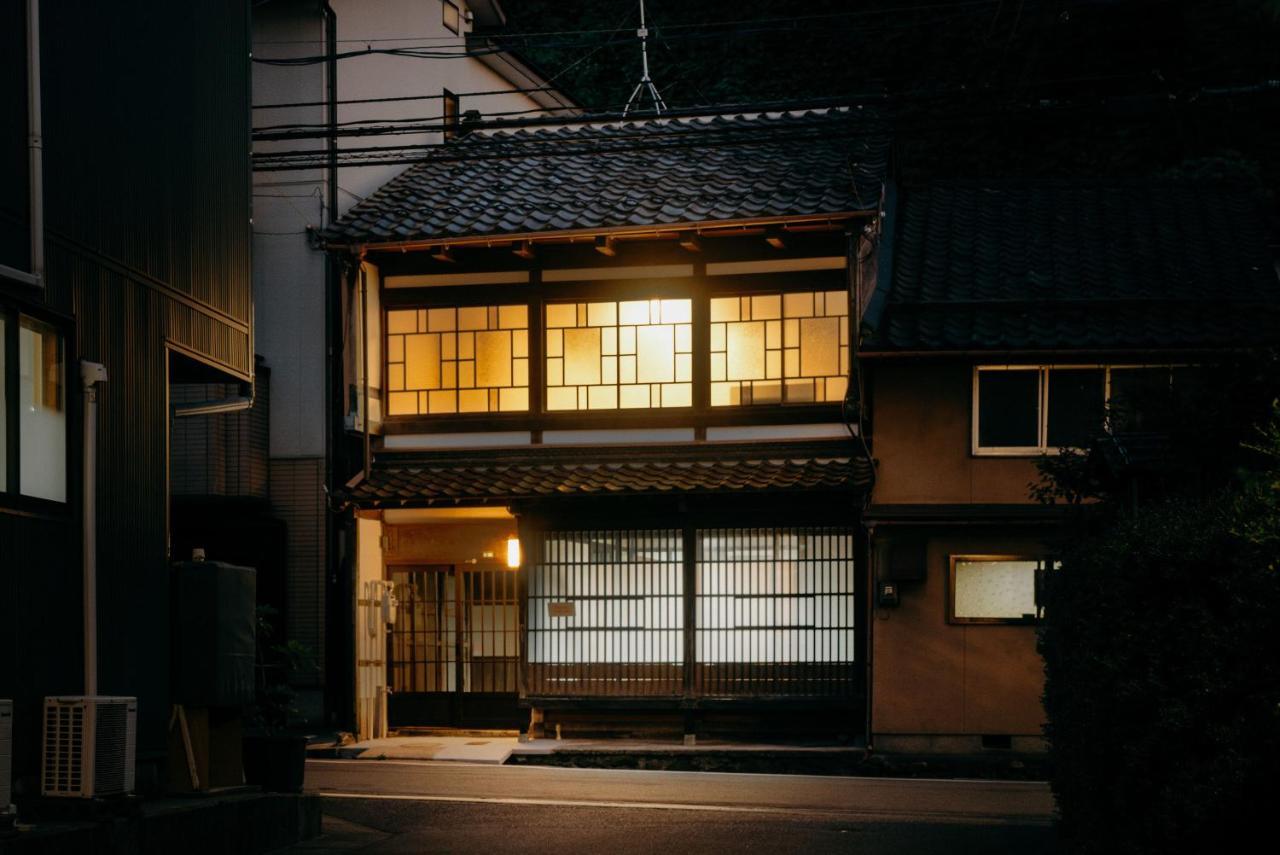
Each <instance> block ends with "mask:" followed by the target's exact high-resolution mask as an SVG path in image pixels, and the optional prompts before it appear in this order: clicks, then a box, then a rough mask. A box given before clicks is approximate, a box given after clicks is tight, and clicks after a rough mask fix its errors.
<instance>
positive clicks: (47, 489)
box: [18, 317, 67, 502]
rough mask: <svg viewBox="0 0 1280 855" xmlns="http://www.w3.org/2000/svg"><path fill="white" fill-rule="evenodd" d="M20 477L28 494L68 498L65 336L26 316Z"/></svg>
mask: <svg viewBox="0 0 1280 855" xmlns="http://www.w3.org/2000/svg"><path fill="white" fill-rule="evenodd" d="M18 442H19V444H20V445H21V447H22V459H21V461H20V464H19V475H18V481H19V484H20V485H21V487H22V494H23V495H24V496H36V497H38V498H41V499H52V500H53V501H55V502H65V501H66V500H67V412H66V400H65V393H64V389H63V377H62V336H60V335H58V333H57V332H56V331H55V330H54V328H53V327H51V326H49V325H48V324H44V323H41V322H40V321H37V320H33V319H32V318H25V317H24V318H21V320H20V323H19V330H18Z"/></svg>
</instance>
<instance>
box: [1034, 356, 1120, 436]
mask: <svg viewBox="0 0 1280 855" xmlns="http://www.w3.org/2000/svg"><path fill="white" fill-rule="evenodd" d="M1105 398H1106V381H1105V372H1104V371H1103V369H1101V368H1054V369H1050V371H1049V413H1048V415H1049V430H1048V440H1047V444H1048V446H1049V447H1050V448H1067V447H1070V448H1083V447H1085V446H1086V445H1088V444H1089V440H1090V439H1091V438H1092V437H1093V435H1094V434H1096V433H1097V432H1098V431H1099V430H1101V428H1102V414H1103V401H1104V400H1105Z"/></svg>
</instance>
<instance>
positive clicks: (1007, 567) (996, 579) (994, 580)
mask: <svg viewBox="0 0 1280 855" xmlns="http://www.w3.org/2000/svg"><path fill="white" fill-rule="evenodd" d="M952 596H953V598H954V600H955V603H954V605H955V616H956V617H957V618H970V619H973V618H981V619H1006V620H1017V619H1020V618H1034V617H1035V616H1036V562H1035V561H1025V560H1024V561H984V560H969V559H956V578H955V590H954V591H952Z"/></svg>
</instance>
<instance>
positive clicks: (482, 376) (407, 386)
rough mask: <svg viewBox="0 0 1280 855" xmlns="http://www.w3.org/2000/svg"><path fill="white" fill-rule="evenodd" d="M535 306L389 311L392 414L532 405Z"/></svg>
mask: <svg viewBox="0 0 1280 855" xmlns="http://www.w3.org/2000/svg"><path fill="white" fill-rule="evenodd" d="M528 319H529V314H528V307H527V306H521V305H514V306H464V307H461V308H454V307H452V306H449V307H443V308H433V309H403V310H402V309H397V310H395V311H392V312H388V313H387V414H388V415H392V416H404V415H428V414H437V413H459V412H462V413H495V412H522V411H525V410H528V409H529V358H528V356H529V328H528Z"/></svg>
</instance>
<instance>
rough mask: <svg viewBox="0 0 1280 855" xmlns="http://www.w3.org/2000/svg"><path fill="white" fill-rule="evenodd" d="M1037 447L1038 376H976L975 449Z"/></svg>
mask: <svg viewBox="0 0 1280 855" xmlns="http://www.w3.org/2000/svg"><path fill="white" fill-rule="evenodd" d="M1039 444H1040V372H1039V371H1038V370H1030V371H1022V370H1018V371H979V372H978V445H979V446H980V447H982V448H1035V447H1036V446H1038V445H1039Z"/></svg>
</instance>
